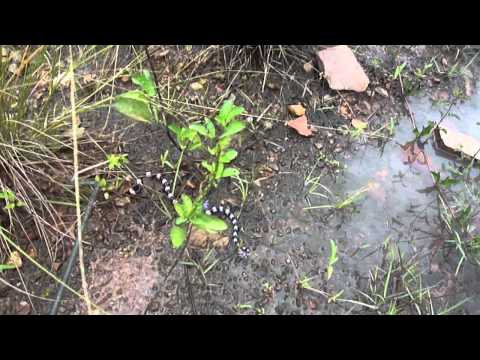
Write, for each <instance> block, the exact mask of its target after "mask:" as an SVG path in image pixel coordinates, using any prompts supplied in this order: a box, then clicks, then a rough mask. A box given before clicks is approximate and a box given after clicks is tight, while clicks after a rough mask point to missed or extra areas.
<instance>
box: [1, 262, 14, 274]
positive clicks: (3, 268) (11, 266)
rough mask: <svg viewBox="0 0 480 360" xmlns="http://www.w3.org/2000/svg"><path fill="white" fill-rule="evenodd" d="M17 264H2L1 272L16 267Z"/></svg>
mask: <svg viewBox="0 0 480 360" xmlns="http://www.w3.org/2000/svg"><path fill="white" fill-rule="evenodd" d="M15 268H16V267H15V265H11V264H0V273H1V272H2V271H4V270H12V269H15Z"/></svg>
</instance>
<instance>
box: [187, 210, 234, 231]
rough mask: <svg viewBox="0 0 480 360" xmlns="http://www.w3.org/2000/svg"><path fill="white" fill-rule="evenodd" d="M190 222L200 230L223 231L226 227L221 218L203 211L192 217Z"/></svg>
mask: <svg viewBox="0 0 480 360" xmlns="http://www.w3.org/2000/svg"><path fill="white" fill-rule="evenodd" d="M192 224H193V225H195V226H196V227H198V228H200V229H202V230H207V231H211V232H217V231H224V230H227V228H228V226H227V224H226V223H225V221H223V220H222V219H220V218H218V217H216V216H211V215H207V214H205V213H200V214H199V215H198V216H196V217H195V218H194V219H192Z"/></svg>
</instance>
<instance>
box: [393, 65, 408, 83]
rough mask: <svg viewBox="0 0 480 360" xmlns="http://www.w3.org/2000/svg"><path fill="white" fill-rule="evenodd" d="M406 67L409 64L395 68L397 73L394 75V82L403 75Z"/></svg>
mask: <svg viewBox="0 0 480 360" xmlns="http://www.w3.org/2000/svg"><path fill="white" fill-rule="evenodd" d="M406 65H407V63H403V64H401V65H398V66H397V67H396V68H395V72H394V73H393V80H397V79H398V78H399V77H400V76H401V75H402V72H403V69H404V68H405V66H406Z"/></svg>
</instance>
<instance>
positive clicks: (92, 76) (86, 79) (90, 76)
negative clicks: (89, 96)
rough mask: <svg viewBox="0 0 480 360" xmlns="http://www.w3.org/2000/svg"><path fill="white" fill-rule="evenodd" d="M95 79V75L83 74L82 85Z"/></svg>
mask: <svg viewBox="0 0 480 360" xmlns="http://www.w3.org/2000/svg"><path fill="white" fill-rule="evenodd" d="M96 78H97V75H96V74H85V75H83V83H84V84H88V83H91V82H93V81H95V79H96Z"/></svg>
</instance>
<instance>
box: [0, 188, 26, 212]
mask: <svg viewBox="0 0 480 360" xmlns="http://www.w3.org/2000/svg"><path fill="white" fill-rule="evenodd" d="M0 200H4V201H5V202H6V205H5V206H4V207H3V209H4V210H13V209H15V208H18V207H22V206H25V204H24V203H23V202H21V201H20V200H18V199H17V197H16V196H15V193H14V192H13V191H11V190H10V189H5V190H4V191H0Z"/></svg>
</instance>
